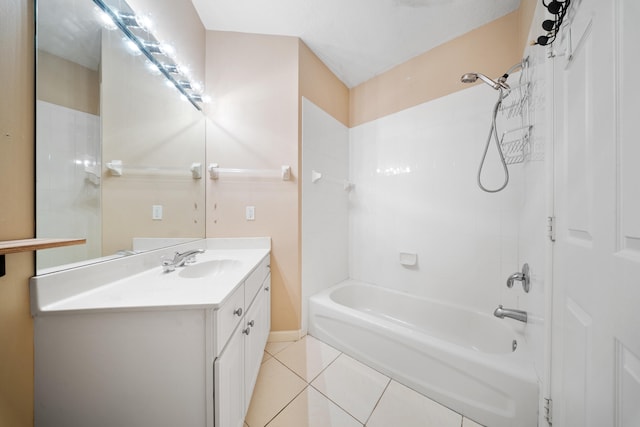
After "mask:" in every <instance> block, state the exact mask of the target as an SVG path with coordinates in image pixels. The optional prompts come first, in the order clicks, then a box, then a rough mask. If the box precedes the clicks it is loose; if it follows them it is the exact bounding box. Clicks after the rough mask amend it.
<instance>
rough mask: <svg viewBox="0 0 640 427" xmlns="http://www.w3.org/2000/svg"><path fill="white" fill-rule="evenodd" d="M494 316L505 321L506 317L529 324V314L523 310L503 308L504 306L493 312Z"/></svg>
mask: <svg viewBox="0 0 640 427" xmlns="http://www.w3.org/2000/svg"><path fill="white" fill-rule="evenodd" d="M493 315H494V316H496V317H499V318H501V319H504V318H505V317H510V318H511V319H515V320H518V321H520V322H524V323H527V312H526V311H522V310H513V309H511V308H502V304H500V305H499V306H498V308H496V310H495V311H494V312H493Z"/></svg>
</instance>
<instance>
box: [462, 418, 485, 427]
mask: <svg viewBox="0 0 640 427" xmlns="http://www.w3.org/2000/svg"><path fill="white" fill-rule="evenodd" d="M462 427H482V425H481V424H478V423H476V422H475V421H471V420H470V419H469V418H464V419H463V420H462Z"/></svg>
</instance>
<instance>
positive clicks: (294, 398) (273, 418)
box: [264, 384, 309, 427]
mask: <svg viewBox="0 0 640 427" xmlns="http://www.w3.org/2000/svg"><path fill="white" fill-rule="evenodd" d="M308 388H309V384H307V386H306V387H305V388H303V389H302V391H300V393H298V394H296V395H295V396H294V397H293V399H291V401H289V403H287V404H286V405H284V406H283V407H282V409H280V410H279V411H278V412H277V413H276V414H275V415H274V416H273V417H271V419H270V420H269V421H267V423H266V424H265V425H264V427H267V426H268V425H269V424H270V423H271V422H272V421H273V420H275V419H276V417H277V416H278V415H280V413H281V412H282V411H284V410H285V409H287V407H288V406H289V405H291V404H292V403H293V401H294V400H296V399H297V398H298V396H300V395H301V394H302V393H304V391H305V390H306V389H308Z"/></svg>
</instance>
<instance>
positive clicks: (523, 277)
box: [507, 263, 531, 292]
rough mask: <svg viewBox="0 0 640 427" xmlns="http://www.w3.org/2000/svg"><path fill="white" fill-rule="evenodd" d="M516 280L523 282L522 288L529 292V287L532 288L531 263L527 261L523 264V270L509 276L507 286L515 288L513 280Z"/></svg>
mask: <svg viewBox="0 0 640 427" xmlns="http://www.w3.org/2000/svg"><path fill="white" fill-rule="evenodd" d="M516 280H518V281H520V282H522V289H524V291H525V292H529V289H531V278H530V276H529V264H527V263H525V264H524V265H523V266H522V272H516V273H513V274H512V275H511V276H509V278H508V279H507V288H513V282H514V281H516Z"/></svg>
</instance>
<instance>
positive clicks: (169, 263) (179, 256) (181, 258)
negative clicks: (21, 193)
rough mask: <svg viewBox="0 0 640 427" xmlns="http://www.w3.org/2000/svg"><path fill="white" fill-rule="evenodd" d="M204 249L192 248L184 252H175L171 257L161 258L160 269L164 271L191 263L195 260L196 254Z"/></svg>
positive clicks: (201, 252)
mask: <svg viewBox="0 0 640 427" xmlns="http://www.w3.org/2000/svg"><path fill="white" fill-rule="evenodd" d="M203 253H204V249H192V250H189V251H186V252H176V253H175V255H174V256H173V259H171V260H169V259H163V260H162V269H163V270H164V272H165V273H168V272H170V271H173V270H175V269H176V267H183V266H184V265H185V264H191V263H192V262H195V260H196V254H203Z"/></svg>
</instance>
